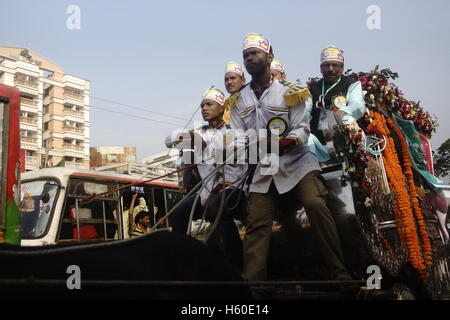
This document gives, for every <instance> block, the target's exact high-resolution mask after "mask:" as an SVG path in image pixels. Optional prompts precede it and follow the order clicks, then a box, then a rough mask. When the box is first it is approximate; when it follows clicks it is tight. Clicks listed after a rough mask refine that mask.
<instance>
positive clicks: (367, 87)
mask: <svg viewBox="0 0 450 320" xmlns="http://www.w3.org/2000/svg"><path fill="white" fill-rule="evenodd" d="M347 75H348V76H350V77H353V78H355V79H356V80H359V81H360V82H361V84H362V88H363V94H364V100H365V102H366V107H367V114H366V115H365V116H364V117H363V118H361V119H359V120H358V121H352V120H350V121H345V122H344V123H342V122H340V121H338V120H337V118H336V116H335V112H333V110H332V109H331V108H330V109H328V108H324V109H323V111H324V112H325V114H326V119H322V121H323V122H324V123H323V124H322V128H325V130H329V132H326V133H325V134H324V137H325V139H326V140H327V146H328V151H329V153H330V158H331V159H330V160H329V161H328V162H326V163H321V165H322V167H323V168H324V171H325V172H327V171H331V172H332V173H331V175H333V173H334V178H327V175H329V173H325V174H324V177H325V179H326V180H327V184H328V187H329V189H330V192H331V194H332V195H334V196H335V198H338V200H339V201H341V202H343V203H342V206H341V209H342V208H343V209H344V212H343V214H344V215H353V214H354V218H356V221H357V224H358V226H359V228H360V231H361V236H362V238H363V241H364V243H365V247H366V249H367V251H368V253H369V254H370V256H371V258H372V259H373V261H374V262H375V263H376V264H377V265H379V266H380V267H381V268H382V270H383V273H384V274H387V275H388V276H389V277H391V278H392V279H394V280H393V281H396V280H395V279H401V278H406V279H408V281H407V282H408V283H410V286H414V287H415V289H416V291H415V292H416V295H421V294H423V295H424V296H428V297H430V298H439V297H441V296H442V295H445V294H448V292H449V291H450V278H449V267H448V259H449V252H450V250H449V246H448V238H449V235H448V231H447V228H446V225H445V220H446V214H447V208H448V203H449V200H450V198H449V191H450V186H449V185H447V184H445V183H444V182H443V181H442V180H440V179H439V178H437V177H435V176H434V169H433V159H432V150H431V146H430V142H429V139H430V136H431V134H432V133H433V132H435V131H436V128H437V122H436V119H435V118H434V117H432V116H431V115H430V114H429V113H427V112H426V111H424V110H423V108H422V107H421V106H420V104H419V103H416V102H413V101H408V100H407V99H406V98H405V96H404V95H403V93H402V92H401V91H400V90H399V89H398V88H397V86H395V85H394V84H393V83H390V82H389V80H393V79H395V78H396V77H398V75H397V74H396V73H394V72H392V71H390V70H389V69H382V70H379V68H378V66H377V67H376V68H375V69H374V70H373V71H371V72H368V73H363V72H360V73H352V74H350V73H349V72H347ZM313 81H314V80H313ZM333 168H337V170H336V169H333ZM333 180H334V182H333ZM339 180H340V183H339ZM344 195H345V196H344ZM334 211H336V209H335V210H334ZM411 283H412V284H411Z"/></svg>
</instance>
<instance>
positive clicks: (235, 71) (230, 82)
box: [223, 61, 245, 123]
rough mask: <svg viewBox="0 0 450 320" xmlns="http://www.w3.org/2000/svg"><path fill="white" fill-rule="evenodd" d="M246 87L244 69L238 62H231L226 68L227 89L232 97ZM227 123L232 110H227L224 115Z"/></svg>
mask: <svg viewBox="0 0 450 320" xmlns="http://www.w3.org/2000/svg"><path fill="white" fill-rule="evenodd" d="M244 85H245V76H244V68H243V67H242V66H241V65H240V64H239V63H237V62H234V61H230V62H228V63H227V66H226V68H225V89H227V92H228V93H229V94H230V95H232V94H235V93H236V92H239V91H240V90H241V88H242V87H243V86H244ZM223 120H224V121H225V123H229V122H230V110H229V109H227V108H225V112H224V114H223Z"/></svg>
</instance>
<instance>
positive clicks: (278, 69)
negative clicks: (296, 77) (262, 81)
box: [270, 59, 286, 80]
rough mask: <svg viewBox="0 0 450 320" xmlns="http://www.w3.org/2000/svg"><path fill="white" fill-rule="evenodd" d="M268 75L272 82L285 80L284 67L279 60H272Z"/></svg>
mask: <svg viewBox="0 0 450 320" xmlns="http://www.w3.org/2000/svg"><path fill="white" fill-rule="evenodd" d="M270 75H271V76H272V79H273V80H286V73H285V70H284V65H283V64H282V63H281V62H280V60H277V59H273V60H272V63H271V64H270Z"/></svg>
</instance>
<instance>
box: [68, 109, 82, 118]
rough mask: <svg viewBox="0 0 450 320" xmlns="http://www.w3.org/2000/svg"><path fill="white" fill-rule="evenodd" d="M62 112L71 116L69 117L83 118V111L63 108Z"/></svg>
mask: <svg viewBox="0 0 450 320" xmlns="http://www.w3.org/2000/svg"><path fill="white" fill-rule="evenodd" d="M63 112H64V114H68V115H71V116H76V117H84V112H83V111H77V110H72V109H67V108H64V111H63Z"/></svg>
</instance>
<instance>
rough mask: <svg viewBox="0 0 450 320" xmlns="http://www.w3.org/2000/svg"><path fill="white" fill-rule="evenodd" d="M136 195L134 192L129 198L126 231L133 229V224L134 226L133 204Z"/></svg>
mask: <svg viewBox="0 0 450 320" xmlns="http://www.w3.org/2000/svg"><path fill="white" fill-rule="evenodd" d="M137 195H138V194H137V192H136V193H135V194H133V196H132V197H131V203H130V207H129V209H128V230H131V228H133V224H134V217H133V210H134V202H135V201H136V198H137Z"/></svg>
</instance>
